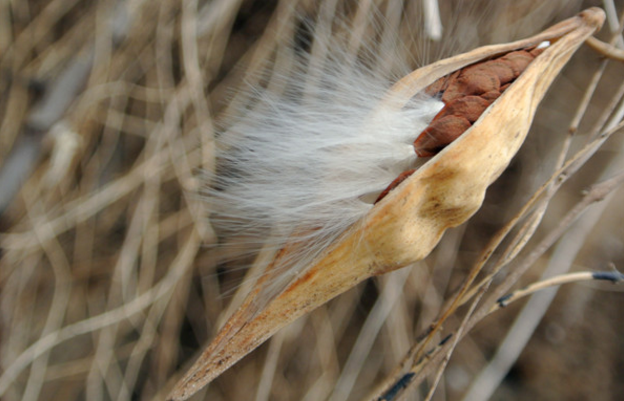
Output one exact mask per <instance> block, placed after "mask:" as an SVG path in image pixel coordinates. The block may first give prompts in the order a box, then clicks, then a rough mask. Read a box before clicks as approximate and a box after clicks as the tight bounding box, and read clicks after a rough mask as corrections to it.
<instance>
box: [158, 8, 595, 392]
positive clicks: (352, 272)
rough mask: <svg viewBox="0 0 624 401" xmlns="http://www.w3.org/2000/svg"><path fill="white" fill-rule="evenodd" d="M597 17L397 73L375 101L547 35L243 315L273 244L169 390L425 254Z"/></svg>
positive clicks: (475, 194) (511, 146)
mask: <svg viewBox="0 0 624 401" xmlns="http://www.w3.org/2000/svg"><path fill="white" fill-rule="evenodd" d="M603 21H604V13H603V11H602V10H600V9H597V8H590V9H588V10H585V11H583V12H582V13H580V14H579V15H577V16H576V17H573V18H570V19H568V20H565V21H563V22H561V23H559V24H557V25H555V26H553V27H552V28H550V29H547V30H545V31H544V32H542V33H540V34H538V35H535V36H533V37H531V38H528V39H524V40H521V41H517V42H513V43H507V44H502V45H495V46H486V47H481V48H478V49H475V50H473V51H470V52H468V53H464V54H461V55H458V56H455V57H452V58H448V59H445V60H441V61H439V62H436V63H434V64H431V65H428V66H426V67H423V68H420V69H418V70H416V71H414V72H413V73H411V74H409V75H407V76H405V77H404V78H403V79H401V80H400V81H399V82H397V83H396V84H395V85H394V86H393V87H392V88H391V89H390V91H389V92H390V93H389V94H388V99H392V101H388V102H383V103H382V104H381V105H380V106H379V107H380V111H383V109H384V108H391V109H392V108H401V107H403V106H404V105H405V104H407V103H408V102H409V100H410V99H411V98H412V97H413V96H414V95H416V94H418V93H420V92H421V91H422V90H423V89H424V88H426V87H427V86H428V85H430V84H431V83H433V82H434V81H436V80H437V79H438V78H440V77H443V76H445V75H448V74H450V73H452V72H453V71H456V70H458V69H461V68H463V67H465V66H468V65H470V64H473V63H476V62H479V61H481V60H485V59H488V58H490V57H493V56H496V55H500V54H504V53H507V52H510V51H513V50H517V49H524V48H530V47H534V46H536V45H538V44H540V43H542V42H544V41H548V42H550V46H548V48H546V50H545V51H544V52H543V53H542V54H540V55H539V56H538V57H536V58H535V60H534V61H533V62H532V63H531V64H530V65H529V66H528V67H527V69H526V70H525V71H524V73H522V75H520V77H519V78H518V79H517V80H516V81H515V82H514V83H513V84H512V85H511V86H510V87H509V88H508V89H507V90H506V91H505V92H504V93H503V94H502V95H501V96H500V97H499V98H498V99H497V100H496V101H495V102H494V103H493V104H492V105H491V106H490V107H489V108H488V109H486V110H485V112H484V113H483V114H482V115H481V117H480V118H479V119H478V120H477V121H476V122H475V123H474V124H473V126H472V127H471V128H470V129H469V130H468V131H466V132H465V133H464V134H463V135H462V136H461V137H460V138H459V139H457V140H456V141H455V142H453V143H452V144H451V145H450V146H448V147H447V148H445V149H444V150H443V151H442V152H440V153H439V154H438V155H436V156H435V157H434V158H432V159H431V160H430V161H428V162H427V163H426V164H424V165H423V166H422V167H420V168H419V169H418V170H417V171H416V172H415V173H414V174H412V175H411V176H410V177H409V178H408V179H406V180H405V181H404V182H402V183H401V184H400V185H399V186H398V187H397V188H395V189H394V190H392V191H391V192H390V193H389V194H388V195H387V196H386V197H385V198H384V199H382V200H381V201H380V202H379V203H377V204H376V205H375V206H374V207H373V208H372V209H371V211H370V212H369V213H368V215H366V216H365V217H364V218H363V219H362V221H360V222H359V223H358V224H356V225H355V226H354V227H352V229H350V230H348V231H347V232H345V233H344V234H343V235H342V236H341V237H340V238H339V240H338V241H337V242H336V243H335V244H333V246H330V247H329V248H328V249H327V250H326V251H325V252H324V253H323V254H321V255H320V256H319V257H318V258H317V259H316V260H315V261H314V262H313V263H312V264H311V265H310V266H309V267H308V268H306V269H304V270H303V271H302V272H301V273H300V274H299V275H298V276H295V277H294V278H293V280H292V281H291V282H290V283H289V284H288V286H287V287H286V288H285V290H283V291H282V292H281V293H279V294H277V295H276V296H275V297H274V298H273V299H272V300H270V301H269V302H268V303H266V306H265V307H264V308H263V309H262V310H260V311H254V313H253V314H252V315H253V318H252V319H251V320H250V319H249V316H250V314H249V313H248V311H249V309H250V308H253V306H254V299H255V298H256V297H257V296H258V295H259V294H261V293H262V291H263V288H264V286H266V285H267V283H268V282H269V281H270V278H271V270H270V269H271V266H274V265H275V264H276V263H275V260H278V259H279V258H280V257H283V256H284V254H287V253H288V252H289V247H290V246H287V247H285V248H284V249H282V250H281V251H280V252H278V253H277V254H276V256H275V258H276V259H275V260H274V262H273V263H272V264H271V265H269V268H268V271H267V273H268V274H266V275H265V276H264V278H263V279H261V280H259V281H258V282H257V283H256V284H255V287H254V288H253V289H252V291H251V293H250V295H249V296H248V298H247V299H246V301H245V302H244V303H243V305H242V306H241V307H240V308H239V310H238V311H237V312H236V313H234V315H233V316H232V317H231V318H230V320H229V321H228V322H227V323H226V324H225V326H224V327H223V328H222V329H221V331H220V332H219V334H218V335H217V337H216V338H215V339H214V340H213V342H212V343H211V344H210V345H209V346H208V348H207V349H206V350H205V351H204V352H203V353H202V355H201V356H200V358H199V359H198V360H197V362H196V363H195V364H194V365H193V366H192V367H191V369H190V370H189V372H188V373H187V374H186V375H185V377H184V378H183V379H182V380H180V381H179V382H178V383H177V385H176V386H175V388H174V390H173V391H172V392H171V394H170V395H169V397H168V399H170V400H184V399H187V398H188V397H190V396H191V395H193V394H194V393H195V392H196V391H198V390H199V389H200V388H201V387H203V386H205V385H206V384H207V383H209V382H210V381H212V380H213V379H214V378H216V377H217V376H219V375H220V374H221V373H222V372H223V371H225V370H226V369H227V368H229V367H230V366H232V365H233V364H234V363H236V362H237V361H238V360H240V359H241V358H242V357H244V356H245V355H247V354H248V353H249V352H251V351H252V350H253V349H255V348H256V347H258V346H259V345H260V344H262V343H263V342H264V341H266V340H267V339H268V338H269V337H271V336H272V335H273V334H274V333H275V332H276V331H278V330H279V329H280V328H282V327H284V326H285V325H287V324H289V323H291V322H292V321H294V320H295V319H297V318H298V317H300V316H302V315H304V314H305V313H308V312H310V311H311V310H313V309H315V308H317V307H318V306H320V305H322V304H324V303H325V302H327V301H329V300H330V299H332V298H334V297H335V296H337V295H339V294H341V293H343V292H345V291H347V290H348V289H350V288H352V287H353V286H355V285H356V284H358V283H360V282H361V281H363V280H365V279H367V278H369V277H371V276H375V275H379V274H383V273H387V272H390V271H393V270H395V269H398V268H401V267H405V266H407V265H409V264H411V263H413V262H415V261H418V260H420V259H423V258H425V257H426V256H427V255H428V254H429V253H430V252H431V250H432V249H433V247H434V246H435V245H436V244H437V243H438V241H439V240H440V237H441V236H442V234H443V233H444V231H445V230H446V229H447V228H450V227H455V226H457V225H459V224H462V223H463V222H465V221H466V220H467V219H469V218H470V217H471V216H472V215H473V214H474V213H475V212H476V211H477V210H478V209H479V207H480V206H481V204H482V202H483V198H484V196H485V191H486V190H487V188H488V186H489V185H490V184H491V183H492V182H493V181H494V180H496V179H497V178H498V177H499V176H500V174H501V173H502V172H503V171H504V170H505V168H506V167H507V165H508V164H509V162H510V161H511V159H512V158H513V156H514V155H515V154H516V152H517V151H518V149H519V148H520V146H521V145H522V143H523V141H524V139H525V137H526V135H527V133H528V131H529V128H530V125H531V122H532V120H533V116H534V114H535V111H536V109H537V107H538V105H539V103H540V101H541V100H542V98H543V96H544V94H545V93H546V91H547V89H548V88H549V86H550V85H551V83H552V82H553V80H554V79H555V78H556V76H557V74H558V73H559V71H560V70H561V69H562V68H563V66H564V65H565V64H566V63H567V61H568V60H569V59H570V57H571V56H572V54H573V53H574V52H575V51H576V49H578V47H579V46H580V45H581V44H582V43H583V42H584V41H585V40H586V39H587V38H588V37H590V36H591V35H592V34H593V33H594V32H595V31H596V30H597V29H599V28H600V27H601V25H602V23H603ZM397 95H398V96H397ZM397 99H398V101H397ZM371 118H372V119H375V116H371ZM416 134H417V133H416ZM292 246H293V247H297V246H301V244H293V245H292Z"/></svg>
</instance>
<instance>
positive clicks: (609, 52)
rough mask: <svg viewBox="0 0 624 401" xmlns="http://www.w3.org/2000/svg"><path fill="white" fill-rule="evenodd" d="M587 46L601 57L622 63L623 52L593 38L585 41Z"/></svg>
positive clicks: (623, 59) (623, 58)
mask: <svg viewBox="0 0 624 401" xmlns="http://www.w3.org/2000/svg"><path fill="white" fill-rule="evenodd" d="M587 45H588V46H589V47H591V48H592V49H594V50H595V51H597V52H598V53H600V54H602V55H603V56H605V57H607V58H610V59H612V60H616V61H624V50H622V49H618V48H617V47H615V46H613V45H610V44H608V43H605V42H603V41H601V40H599V39H596V38H594V37H591V38H588V39H587Z"/></svg>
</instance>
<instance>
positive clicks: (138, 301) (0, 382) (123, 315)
mask: <svg viewBox="0 0 624 401" xmlns="http://www.w3.org/2000/svg"><path fill="white" fill-rule="evenodd" d="M200 246H201V239H200V237H199V236H198V235H197V233H196V232H195V231H193V232H192V233H191V235H190V236H189V238H188V240H187V242H186V243H185V247H184V249H183V250H182V251H181V252H180V255H179V257H178V258H177V259H176V260H174V261H173V262H172V264H171V268H170V270H169V273H168V275H167V276H165V277H163V279H162V280H161V281H160V283H158V284H157V285H155V286H153V287H152V288H150V290H149V291H147V292H145V293H143V294H141V295H140V296H138V297H136V298H134V299H133V300H131V301H128V302H127V303H125V304H124V305H122V306H120V307H118V308H117V309H112V310H109V311H107V312H105V313H103V314H102V315H98V316H93V317H91V318H89V319H86V320H82V321H80V322H78V323H74V324H72V325H69V326H66V327H63V328H62V329H60V330H58V331H54V332H52V333H49V334H47V335H46V336H44V337H42V338H41V339H40V340H38V341H37V342H35V343H34V344H32V345H31V346H30V347H28V348H27V349H26V350H25V351H24V352H22V354H21V355H20V356H19V357H17V358H16V359H15V361H14V362H13V363H12V364H11V365H10V366H9V367H8V368H7V369H6V370H5V371H4V372H3V374H2V376H0V395H2V394H4V392H5V391H6V390H7V389H8V387H9V386H10V385H11V384H12V383H13V381H14V380H16V378H17V377H18V375H19V374H20V373H21V372H22V371H23V370H24V369H26V368H27V367H28V365H29V364H31V363H32V362H33V361H34V360H36V359H37V358H38V357H39V356H41V355H42V354H44V353H45V352H47V351H49V350H50V349H51V348H53V347H55V346H56V345H58V344H60V343H62V342H64V341H67V340H70V339H72V338H74V337H76V336H79V335H82V334H86V333H90V332H93V331H96V330H99V329H101V328H103V327H107V326H110V325H112V324H115V323H117V322H120V321H123V320H125V319H128V318H129V317H131V316H133V315H135V314H137V313H140V312H142V311H143V310H144V309H146V308H148V307H150V306H151V305H152V304H154V303H155V302H156V301H159V300H161V299H163V298H164V297H165V298H166V297H170V296H172V294H173V291H174V289H175V286H176V285H177V284H178V282H179V281H180V278H181V277H182V276H183V275H184V274H186V273H187V272H188V269H189V268H190V267H191V266H192V261H193V259H194V257H195V255H196V253H197V251H198V250H199V248H200Z"/></svg>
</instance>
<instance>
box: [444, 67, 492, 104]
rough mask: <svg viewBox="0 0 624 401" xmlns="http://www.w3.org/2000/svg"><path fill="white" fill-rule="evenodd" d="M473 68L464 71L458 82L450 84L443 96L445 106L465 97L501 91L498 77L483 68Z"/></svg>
mask: <svg viewBox="0 0 624 401" xmlns="http://www.w3.org/2000/svg"><path fill="white" fill-rule="evenodd" d="M477 66H478V65H477ZM477 66H474V67H477ZM471 68H472V67H469V68H467V69H465V70H463V71H462V73H461V74H460V75H459V77H457V79H456V80H454V81H452V82H450V83H449V87H448V89H447V90H446V91H445V92H444V94H443V95H442V101H443V102H444V103H445V104H448V103H449V102H451V101H453V100H455V99H457V98H460V97H463V96H470V95H480V94H482V93H486V92H491V91H498V90H499V88H500V81H499V79H498V77H497V76H496V75H494V74H492V73H490V71H487V70H484V69H483V68H482V67H479V68H474V69H472V70H471Z"/></svg>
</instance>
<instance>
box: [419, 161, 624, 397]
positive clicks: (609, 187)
mask: <svg viewBox="0 0 624 401" xmlns="http://www.w3.org/2000/svg"><path fill="white" fill-rule="evenodd" d="M622 184H624V173H620V174H619V175H617V176H616V177H614V178H611V179H609V180H606V181H604V182H601V183H599V184H596V185H593V186H592V187H591V188H590V190H589V191H588V193H587V194H586V195H585V197H584V198H583V199H582V200H581V201H580V202H579V203H577V204H576V205H575V206H574V208H573V209H572V210H570V211H569V212H568V213H567V214H566V215H565V216H564V217H563V219H562V220H561V222H560V223H559V224H558V225H557V227H555V229H553V230H552V231H551V232H549V233H548V235H547V236H546V237H545V238H544V239H543V240H542V241H540V243H539V244H537V246H536V247H535V249H533V250H532V251H531V252H530V253H529V254H528V255H527V256H526V257H524V258H521V259H520V262H518V263H516V264H515V265H514V266H513V267H512V268H510V274H509V275H508V276H507V277H506V278H505V280H504V281H503V282H502V283H501V284H499V285H498V286H497V287H496V288H494V289H493V290H492V291H491V292H490V293H489V296H488V297H487V298H486V299H485V300H484V301H483V302H482V303H481V306H480V307H479V308H478V309H477V310H476V312H475V313H474V314H473V315H472V316H470V319H469V320H468V321H467V323H466V324H465V325H463V327H462V329H463V332H464V333H466V332H468V331H470V330H472V328H473V327H474V326H475V325H476V324H477V323H478V322H480V321H481V320H482V319H483V318H484V317H485V316H487V315H488V314H489V313H490V310H491V309H492V306H493V305H496V304H497V302H498V300H499V299H500V298H501V297H503V296H504V295H505V294H506V293H508V292H509V289H510V288H511V287H512V286H513V285H514V284H515V283H516V282H517V281H518V279H519V278H520V277H521V276H522V275H523V274H524V273H526V271H527V270H528V269H529V268H530V267H531V266H532V265H533V264H534V263H535V262H536V261H537V259H538V258H539V257H541V256H542V255H543V254H544V252H546V250H548V249H549V248H550V247H551V246H552V245H553V244H554V243H555V242H556V241H557V240H558V239H559V238H560V237H561V236H562V235H563V234H564V233H565V231H566V230H567V229H568V228H569V227H570V226H571V225H572V224H573V223H574V222H575V221H576V219H577V218H578V217H579V216H580V215H581V214H582V213H583V212H584V211H585V210H586V209H587V208H588V207H590V206H591V205H592V204H593V203H595V202H599V201H602V200H603V199H604V198H605V197H606V196H607V195H608V194H610V193H611V192H613V191H615V190H616V189H618V188H619V187H620V186H622ZM482 290H483V289H482ZM451 345H452V344H444V345H443V346H442V347H439V348H437V349H436V350H435V352H434V354H433V355H430V356H429V358H430V361H431V364H430V365H427V366H426V367H425V368H424V369H422V370H420V371H417V372H414V373H416V374H415V376H414V379H413V381H412V385H417V384H419V383H421V382H422V380H424V379H425V377H426V376H427V375H428V374H429V373H430V372H431V371H432V370H433V369H434V366H435V365H436V364H437V363H439V362H440V361H441V360H442V359H443V358H444V357H445V355H446V353H447V352H448V350H449V348H450V346H451Z"/></svg>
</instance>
